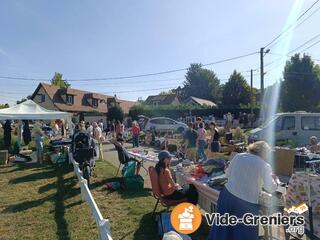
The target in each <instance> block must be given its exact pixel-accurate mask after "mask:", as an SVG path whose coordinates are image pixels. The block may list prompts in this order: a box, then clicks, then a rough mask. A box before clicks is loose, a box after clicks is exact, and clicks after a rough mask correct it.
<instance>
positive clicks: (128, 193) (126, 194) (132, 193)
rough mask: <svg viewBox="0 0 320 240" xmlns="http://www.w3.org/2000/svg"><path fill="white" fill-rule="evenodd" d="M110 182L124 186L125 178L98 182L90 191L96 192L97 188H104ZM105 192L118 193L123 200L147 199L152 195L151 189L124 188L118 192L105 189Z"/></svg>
mask: <svg viewBox="0 0 320 240" xmlns="http://www.w3.org/2000/svg"><path fill="white" fill-rule="evenodd" d="M110 182H120V183H121V185H122V183H123V178H122V177H113V178H107V179H103V180H101V181H96V182H94V183H92V184H91V185H90V190H95V189H97V188H100V187H102V186H104V185H105V184H106V183H110ZM105 190H106V191H107V192H114V191H117V192H118V193H119V194H120V195H121V197H122V198H123V199H130V198H139V197H147V196H150V195H151V190H150V189H149V188H144V189H141V190H138V191H137V190H128V189H123V188H120V189H118V190H107V189H105Z"/></svg>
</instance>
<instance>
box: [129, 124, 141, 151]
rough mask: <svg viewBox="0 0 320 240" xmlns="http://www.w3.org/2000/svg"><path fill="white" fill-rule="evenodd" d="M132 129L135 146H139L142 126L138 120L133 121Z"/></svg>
mask: <svg viewBox="0 0 320 240" xmlns="http://www.w3.org/2000/svg"><path fill="white" fill-rule="evenodd" d="M131 131H132V143H133V147H139V134H140V126H139V124H138V123H137V121H133V123H132V129H131Z"/></svg>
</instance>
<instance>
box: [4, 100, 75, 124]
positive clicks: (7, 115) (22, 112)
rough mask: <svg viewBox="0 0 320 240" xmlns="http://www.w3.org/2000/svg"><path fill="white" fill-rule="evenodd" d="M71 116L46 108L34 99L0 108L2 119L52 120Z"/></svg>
mask: <svg viewBox="0 0 320 240" xmlns="http://www.w3.org/2000/svg"><path fill="white" fill-rule="evenodd" d="M70 117H71V114H70V113H67V112H59V111H52V110H48V109H45V108H43V107H41V106H39V105H38V104H36V103H35V102H34V101H32V100H27V101H25V102H23V103H20V104H17V105H15V106H13V107H10V108H5V109H1V110H0V120H52V119H68V118H70Z"/></svg>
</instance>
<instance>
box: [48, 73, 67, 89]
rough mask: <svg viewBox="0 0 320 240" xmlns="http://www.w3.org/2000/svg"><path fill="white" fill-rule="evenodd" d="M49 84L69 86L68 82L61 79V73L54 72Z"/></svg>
mask: <svg viewBox="0 0 320 240" xmlns="http://www.w3.org/2000/svg"><path fill="white" fill-rule="evenodd" d="M51 85H53V86H58V87H62V88H67V87H70V84H69V83H68V81H67V80H63V79H62V74H61V73H58V72H55V73H54V76H53V78H52V79H51Z"/></svg>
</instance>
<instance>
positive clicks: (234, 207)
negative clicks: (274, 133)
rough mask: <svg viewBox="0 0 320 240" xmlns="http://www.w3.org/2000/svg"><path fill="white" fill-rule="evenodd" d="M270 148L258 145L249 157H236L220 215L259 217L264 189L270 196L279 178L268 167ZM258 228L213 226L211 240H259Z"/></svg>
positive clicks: (219, 205) (220, 201) (222, 195)
mask: <svg viewBox="0 0 320 240" xmlns="http://www.w3.org/2000/svg"><path fill="white" fill-rule="evenodd" d="M269 153H270V147H269V145H268V144H267V143H266V142H264V141H258V142H255V143H253V144H251V145H249V147H248V152H247V153H240V154H237V155H236V156H235V157H234V158H233V159H232V161H231V163H230V165H229V167H228V168H227V170H226V176H227V178H228V182H227V183H226V185H225V187H224V188H223V190H222V191H221V192H220V195H219V199H218V203H217V213H219V214H220V215H223V214H226V213H228V214H229V215H234V216H236V217H237V218H242V217H243V215H244V214H246V213H251V214H253V215H258V214H259V204H258V201H259V195H260V193H261V191H262V188H264V189H265V190H266V191H268V192H269V193H272V192H274V191H275V190H276V189H277V183H276V180H277V179H276V177H275V175H273V174H272V170H271V166H270V165H269V164H268V163H267V158H268V155H269ZM258 235H259V226H245V225H243V224H237V225H235V226H221V225H220V226H218V225H213V227H212V229H211V232H210V236H209V238H208V240H249V239H250V240H258Z"/></svg>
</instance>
